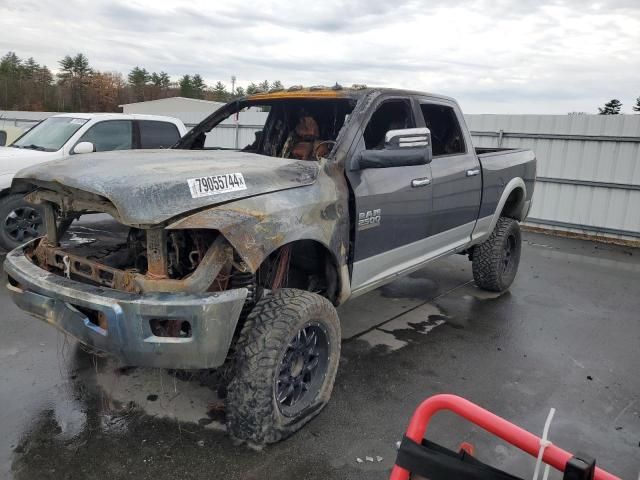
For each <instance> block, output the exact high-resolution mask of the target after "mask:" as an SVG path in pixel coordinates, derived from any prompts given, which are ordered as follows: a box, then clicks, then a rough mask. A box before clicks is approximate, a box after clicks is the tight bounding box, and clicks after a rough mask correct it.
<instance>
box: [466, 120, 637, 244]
mask: <svg viewBox="0 0 640 480" xmlns="http://www.w3.org/2000/svg"><path fill="white" fill-rule="evenodd" d="M466 121H467V126H468V127H469V129H470V130H471V132H472V136H473V140H474V144H475V145H476V146H483V147H498V146H501V147H511V148H529V149H531V150H533V151H534V152H535V153H536V157H537V159H538V173H537V174H538V178H537V183H536V190H535V193H534V197H533V206H532V209H531V212H530V213H529V219H528V223H530V224H531V225H533V226H542V227H545V228H551V229H560V230H566V231H571V232H577V233H584V234H588V235H594V236H606V237H612V238H618V239H624V240H635V241H637V240H638V239H640V115H467V116H466Z"/></svg>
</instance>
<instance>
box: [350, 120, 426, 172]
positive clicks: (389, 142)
mask: <svg viewBox="0 0 640 480" xmlns="http://www.w3.org/2000/svg"><path fill="white" fill-rule="evenodd" d="M384 140H385V141H384V149H383V150H364V151H363V152H361V153H360V157H359V158H358V168H359V169H360V170H364V169H365V168H388V167H409V166H412V165H426V164H428V163H430V162H431V159H432V150H431V132H430V131H429V129H428V128H404V129H401V130H389V131H388V132H387V134H386V135H385V139H384Z"/></svg>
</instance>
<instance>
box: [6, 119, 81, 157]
mask: <svg viewBox="0 0 640 480" xmlns="http://www.w3.org/2000/svg"><path fill="white" fill-rule="evenodd" d="M89 120H90V119H88V118H80V117H66V116H65V117H58V116H53V117H48V118H45V119H44V120H42V121H41V122H39V123H37V124H36V125H35V126H33V127H32V128H30V129H29V130H27V131H26V132H24V133H23V134H22V135H20V136H19V137H18V138H16V139H15V140H14V141H13V142H12V143H11V145H9V147H13V148H22V149H27V150H29V149H31V150H35V151H42V152H58V151H60V150H61V149H62V148H63V147H64V146H65V145H66V143H67V142H68V141H69V140H70V139H71V138H72V137H73V136H74V135H75V134H76V133H78V131H79V130H80V129H81V128H82V127H84V126H85V125H86V124H87V123H88V122H89ZM47 122H49V123H48V125H51V124H53V123H64V124H65V125H67V126H68V125H71V124H74V125H77V128H75V129H72V131H70V132H68V134H67V132H64V131H62V132H60V134H64V135H62V136H61V137H60V138H57V139H56V142H55V144H53V145H51V144H49V145H46V146H44V145H39V144H38V143H37V137H36V138H35V139H34V140H30V139H29V137H30V136H31V135H32V134H33V135H37V134H38V133H39V132H40V131H41V128H42V127H43V126H44V125H45V124H46V123H47ZM74 122H75V123H74ZM48 125H47V126H48ZM45 128H46V127H45ZM60 142H61V143H60ZM55 146H57V148H54V147H55Z"/></svg>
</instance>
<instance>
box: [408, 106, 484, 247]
mask: <svg viewBox="0 0 640 480" xmlns="http://www.w3.org/2000/svg"><path fill="white" fill-rule="evenodd" d="M419 104H420V114H421V115H422V119H423V120H424V125H425V126H426V127H427V128H428V129H429V130H430V131H431V142H432V149H433V160H432V162H431V174H432V185H433V209H432V211H431V215H430V219H429V235H432V236H435V235H438V236H439V237H438V238H439V239H440V242H439V243H441V244H442V245H445V244H449V245H451V246H452V247H456V246H457V245H458V244H459V243H460V242H463V241H465V240H468V239H469V237H470V236H471V232H472V231H473V228H474V226H475V222H476V220H477V218H478V212H479V209H480V201H481V195H482V170H481V168H480V163H479V161H478V158H477V157H476V155H475V152H474V150H473V147H472V145H471V140H470V138H468V136H466V135H465V132H466V129H464V130H463V128H462V125H464V118H463V117H462V113H461V112H460V109H459V108H458V107H457V105H456V104H455V103H454V102H449V101H447V100H444V99H429V98H420V99H419Z"/></svg>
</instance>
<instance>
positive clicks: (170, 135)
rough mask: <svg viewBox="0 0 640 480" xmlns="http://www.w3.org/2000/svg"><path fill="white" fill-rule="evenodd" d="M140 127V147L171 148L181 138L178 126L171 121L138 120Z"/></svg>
mask: <svg viewBox="0 0 640 480" xmlns="http://www.w3.org/2000/svg"><path fill="white" fill-rule="evenodd" d="M138 127H139V129H140V147H139V148H169V147H171V146H173V145H174V144H175V143H176V142H177V141H178V140H180V132H179V131H178V127H176V126H175V125H174V124H173V123H170V122H161V121H158V120H138Z"/></svg>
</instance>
